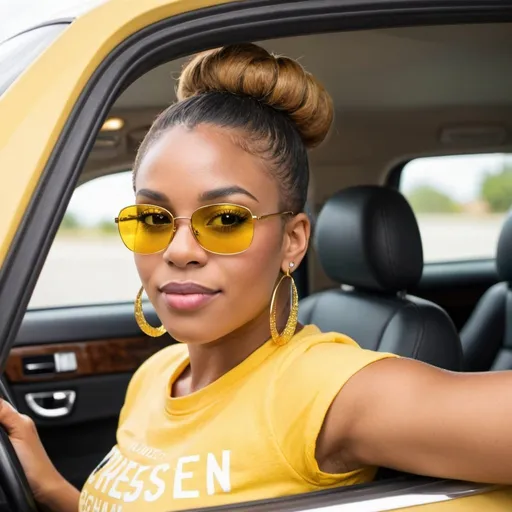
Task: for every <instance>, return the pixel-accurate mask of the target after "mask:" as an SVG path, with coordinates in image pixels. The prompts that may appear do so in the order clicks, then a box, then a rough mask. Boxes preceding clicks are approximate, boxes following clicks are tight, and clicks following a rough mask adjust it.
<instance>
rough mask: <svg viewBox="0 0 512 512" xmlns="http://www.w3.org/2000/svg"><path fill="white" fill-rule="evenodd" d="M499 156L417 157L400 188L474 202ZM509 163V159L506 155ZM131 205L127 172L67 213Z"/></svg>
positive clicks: (101, 213)
mask: <svg viewBox="0 0 512 512" xmlns="http://www.w3.org/2000/svg"><path fill="white" fill-rule="evenodd" d="M506 159H507V158H506V156H505V155H502V154H488V155H469V156H442V157H432V158H418V159H416V160H413V161H412V162H410V163H409V164H407V166H406V167H405V168H404V170H403V172H402V179H401V182H400V189H401V190H402V191H403V192H405V194H407V192H409V191H410V190H412V189H413V188H415V187H416V186H418V185H424V184H429V185H432V186H434V187H436V188H437V189H439V190H442V191H444V192H446V193H447V194H449V195H450V196H451V197H453V198H454V199H456V200H457V201H459V202H461V203H465V202H470V201H473V200H475V199H478V196H479V192H480V183H481V181H482V179H483V177H484V176H485V175H486V174H487V173H496V172H500V171H501V169H502V167H503V164H504V162H505V161H506ZM508 161H509V162H510V163H512V157H511V156H508ZM313 172H314V170H313ZM133 203H134V194H133V189H132V177H131V172H130V171H126V172H122V173H119V174H114V175H110V176H105V177H103V178H98V179H96V180H93V181H91V182H89V183H85V184H84V185H82V186H80V187H79V188H78V189H77V190H76V191H75V193H74V195H73V198H72V200H71V203H70V205H69V211H70V212H72V213H73V214H74V215H76V216H77V217H78V218H79V219H80V221H81V222H82V223H83V224H86V225H93V224H95V223H97V222H99V221H103V220H112V221H113V219H114V217H116V216H117V214H118V213H119V210H121V208H123V207H124V206H128V205H130V204H133Z"/></svg>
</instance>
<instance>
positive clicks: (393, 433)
mask: <svg viewBox="0 0 512 512" xmlns="http://www.w3.org/2000/svg"><path fill="white" fill-rule="evenodd" d="M511 425H512V372H489V373H474V374H465V373H454V372H448V371H444V370H440V369H438V368H435V367H433V366H429V365H427V364H424V363H420V362H418V361H413V360H410V359H385V360H381V361H378V362H376V363H373V364H371V365H369V366H368V367H366V368H364V369H363V370H361V371H360V372H359V373H357V374H356V375H354V376H353V377H352V378H351V379H350V380H349V381H348V382H347V384H346V385H345V386H344V387H343V389H342V390H341V391H340V393H339V394H338V396H337V397H336V399H335V400H334V402H333V404H332V406H331V408H330V410H329V413H328V414H327V416H326V419H325V422H324V425H323V428H322V432H321V434H320V437H319V439H318V444H317V460H318V462H319V464H320V466H322V464H326V463H327V464H328V462H329V461H330V460H336V459H337V460H339V458H340V455H341V458H342V464H343V466H344V467H345V468H347V469H353V468H355V467H359V466H361V465H375V466H385V467H390V468H394V469H398V470H402V471H407V472H410V473H417V474H422V475H431V476H437V477H446V478H453V479H461V480H469V481H476V482H489V483H497V484H499V483H503V484H512V435H511Z"/></svg>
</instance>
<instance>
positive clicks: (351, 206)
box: [299, 186, 462, 370]
mask: <svg viewBox="0 0 512 512" xmlns="http://www.w3.org/2000/svg"><path fill="white" fill-rule="evenodd" d="M314 241H315V246H316V249H317V252H318V256H319V259H320V263H321V264H322V266H323V268H324V270H325V272H326V273H327V275H328V276H329V277H330V278H331V279H332V280H334V281H335V282H337V283H340V285H343V286H340V288H336V289H334V290H328V291H324V292H320V293H315V294H313V295H310V296H309V297H306V298H305V299H303V300H302V301H301V303H300V306H299V319H300V321H301V322H302V323H313V324H316V325H317V326H318V327H319V328H320V329H321V330H322V331H337V332H341V333H344V334H346V335H348V336H350V337H351V338H353V339H354V340H356V341H357V342H358V343H359V344H360V345H361V346H362V347H364V348H368V349H372V350H379V351H385V352H392V353H395V354H399V355H401V356H405V357H410V358H414V359H419V360H421V361H424V362H427V363H430V364H433V365H435V366H439V367H442V368H446V369H450V370H460V369H461V364H462V349H461V343H460V339H459V335H458V333H457V331H456V329H455V326H454V325H453V322H452V321H451V319H450V317H449V316H448V315H447V313H446V312H445V311H444V310H443V309H442V308H440V307H439V306H437V305H436V304H434V303H432V302H428V301H426V300H423V299H420V298H418V297H413V296H410V295H406V293H405V292H406V290H407V289H408V288H410V287H412V286H413V285H415V284H417V282H418V281H419V279H420V277H421V274H422V271H423V248H422V245H421V237H420V233H419V229H418V224H417V222H416V218H415V216H414V213H413V211H412V209H411V207H410V206H409V204H408V203H407V201H406V200H405V198H404V197H403V196H402V195H401V194H400V193H399V192H397V191H396V190H394V189H391V188H384V187H377V186H359V187H353V188H348V189H345V190H342V191H341V192H338V193H337V194H336V195H334V197H332V198H331V199H329V200H328V201H327V203H326V204H325V206H324V208H323V209H322V211H321V212H320V215H319V216H318V219H317V223H316V233H315V239H314ZM347 286H350V289H349V288H348V287H347Z"/></svg>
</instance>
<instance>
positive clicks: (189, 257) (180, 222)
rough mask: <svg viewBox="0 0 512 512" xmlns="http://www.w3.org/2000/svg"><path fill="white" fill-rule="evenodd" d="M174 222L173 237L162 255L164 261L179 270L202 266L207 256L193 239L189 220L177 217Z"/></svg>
mask: <svg viewBox="0 0 512 512" xmlns="http://www.w3.org/2000/svg"><path fill="white" fill-rule="evenodd" d="M174 221H175V231H174V236H173V237H172V240H171V242H170V243H169V245H168V246H167V249H165V251H164V253H163V257H164V259H165V261H166V262H167V263H170V264H172V265H175V266H176V267H181V268H184V267H186V266H187V265H190V264H194V265H204V264H205V263H206V258H207V254H206V251H205V250H204V249H203V248H202V247H201V246H200V245H199V243H198V242H197V240H196V238H195V237H194V234H193V232H192V230H193V227H192V225H191V224H190V219H189V218H187V217H177V218H175V219H174Z"/></svg>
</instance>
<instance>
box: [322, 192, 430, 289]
mask: <svg viewBox="0 0 512 512" xmlns="http://www.w3.org/2000/svg"><path fill="white" fill-rule="evenodd" d="M315 245H316V249H317V251H318V255H319V258H320V262H321V264H322V266H323V268H324V270H325V272H326V273H327V275H328V276H329V277H330V278H331V279H333V280H334V281H336V282H338V283H342V284H348V285H351V286H354V287H356V288H366V289H369V290H378V291H385V292H398V291H403V290H406V289H408V288H410V287H411V286H413V285H415V284H417V283H418V281H419V280H420V278H421V273H422V271H423V248H422V245H421V236H420V232H419V229H418V223H417V222H416V217H415V216H414V213H413V211H412V209H411V207H410V206H409V203H408V202H407V201H406V199H405V198H404V196H402V195H401V194H400V193H399V192H398V191H396V190H395V189H392V188H387V187H377V186H358V187H352V188H347V189H344V190H341V191H340V192H338V193H337V194H335V195H334V196H333V197H332V198H331V199H329V200H328V201H327V202H326V204H325V206H324V207H323V209H322V211H321V212H320V215H319V216H318V219H317V224H316V236H315Z"/></svg>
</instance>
